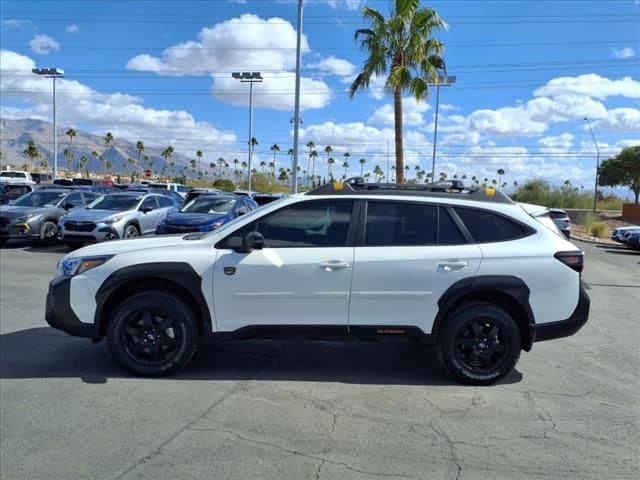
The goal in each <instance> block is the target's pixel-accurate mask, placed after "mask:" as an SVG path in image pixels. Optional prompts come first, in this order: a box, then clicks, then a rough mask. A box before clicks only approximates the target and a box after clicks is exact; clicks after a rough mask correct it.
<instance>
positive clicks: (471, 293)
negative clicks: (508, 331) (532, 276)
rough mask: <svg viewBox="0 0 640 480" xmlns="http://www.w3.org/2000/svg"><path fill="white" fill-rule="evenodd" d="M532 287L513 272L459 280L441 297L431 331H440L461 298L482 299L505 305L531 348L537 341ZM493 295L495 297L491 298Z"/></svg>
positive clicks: (525, 348) (468, 299) (524, 341)
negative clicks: (530, 300)
mask: <svg viewBox="0 0 640 480" xmlns="http://www.w3.org/2000/svg"><path fill="white" fill-rule="evenodd" d="M529 294H530V290H529V287H528V286H527V284H526V283H524V281H523V280H522V279H521V278H519V277H515V276H511V275H481V276H477V277H467V278H463V279H461V280H458V281H457V282H455V283H454V284H453V285H451V286H450V287H449V288H448V289H447V290H446V291H445V292H444V293H443V294H442V296H441V297H440V298H439V299H438V314H437V315H436V318H435V320H434V322H433V327H432V329H431V333H432V334H435V335H438V334H440V333H441V331H442V328H443V327H444V324H445V322H446V320H447V316H448V315H449V313H451V312H452V311H453V310H454V309H455V308H456V307H457V306H458V305H459V303H460V302H461V301H463V302H464V301H472V300H483V301H492V300H493V301H494V303H496V304H498V305H500V306H503V307H505V308H506V309H507V310H508V311H509V313H510V314H511V315H512V316H514V319H515V320H516V322H517V323H518V327H519V328H520V330H521V333H522V348H523V349H524V350H526V351H529V350H530V349H531V346H532V344H533V342H534V341H535V331H536V329H535V318H534V315H533V311H532V310H531V305H530V304H529ZM492 296H493V297H494V298H492Z"/></svg>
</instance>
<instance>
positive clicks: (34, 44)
mask: <svg viewBox="0 0 640 480" xmlns="http://www.w3.org/2000/svg"><path fill="white" fill-rule="evenodd" d="M29 47H31V50H33V51H34V52H35V53H38V54H40V55H47V54H49V53H51V52H53V51H54V50H56V51H57V50H60V44H59V43H58V42H56V41H55V40H54V39H53V38H51V37H50V36H48V35H36V36H35V37H33V38H32V39H31V40H30V41H29Z"/></svg>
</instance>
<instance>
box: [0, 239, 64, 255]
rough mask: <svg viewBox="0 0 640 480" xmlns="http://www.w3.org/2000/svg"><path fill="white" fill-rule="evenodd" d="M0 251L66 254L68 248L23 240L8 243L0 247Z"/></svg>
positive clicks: (58, 244) (57, 244) (59, 244)
mask: <svg viewBox="0 0 640 480" xmlns="http://www.w3.org/2000/svg"><path fill="white" fill-rule="evenodd" d="M0 249H2V250H23V251H25V252H36V253H67V252H68V251H69V247H67V246H66V245H64V244H61V243H52V244H46V243H38V242H31V241H25V240H15V241H10V242H7V243H5V244H4V245H2V247H0Z"/></svg>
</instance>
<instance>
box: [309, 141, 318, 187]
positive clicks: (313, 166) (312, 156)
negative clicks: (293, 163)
mask: <svg viewBox="0 0 640 480" xmlns="http://www.w3.org/2000/svg"><path fill="white" fill-rule="evenodd" d="M309 158H310V159H311V181H312V183H313V185H314V186H315V184H316V180H315V177H316V158H318V151H317V150H311V153H309Z"/></svg>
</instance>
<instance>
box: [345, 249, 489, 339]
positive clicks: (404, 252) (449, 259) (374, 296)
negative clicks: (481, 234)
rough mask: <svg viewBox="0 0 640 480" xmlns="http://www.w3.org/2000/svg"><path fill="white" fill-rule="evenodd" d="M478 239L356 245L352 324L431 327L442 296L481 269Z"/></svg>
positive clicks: (427, 329)
mask: <svg viewBox="0 0 640 480" xmlns="http://www.w3.org/2000/svg"><path fill="white" fill-rule="evenodd" d="M481 259H482V252H481V251H480V248H478V247H477V246H476V245H456V246H444V245H443V246H424V247H417V246H414V247H402V248H397V247H356V249H355V257H354V265H355V267H354V272H353V282H352V290H351V309H350V314H349V324H350V325H415V326H418V327H420V328H421V329H422V330H423V331H424V332H425V333H430V332H431V326H432V325H433V320H434V319H435V316H436V314H437V313H438V299H439V298H440V297H441V296H442V294H443V293H444V292H445V291H446V290H447V288H449V287H450V286H451V285H452V284H453V283H455V282H457V281H458V280H461V279H463V278H466V277H471V276H474V275H475V274H476V272H477V271H478V268H479V266H480V262H481Z"/></svg>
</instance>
